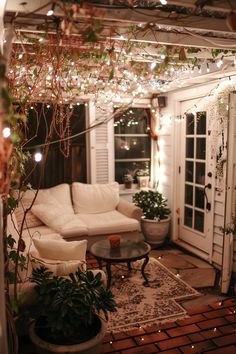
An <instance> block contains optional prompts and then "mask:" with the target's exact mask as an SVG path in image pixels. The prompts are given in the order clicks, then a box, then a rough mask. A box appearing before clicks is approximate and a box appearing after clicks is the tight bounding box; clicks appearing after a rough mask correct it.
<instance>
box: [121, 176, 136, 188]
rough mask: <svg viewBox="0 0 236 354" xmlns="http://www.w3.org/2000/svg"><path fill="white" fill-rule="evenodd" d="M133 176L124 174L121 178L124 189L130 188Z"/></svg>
mask: <svg viewBox="0 0 236 354" xmlns="http://www.w3.org/2000/svg"><path fill="white" fill-rule="evenodd" d="M133 180H134V179H133V176H132V175H131V174H125V175H124V177H123V181H124V185H125V188H131V187H132V183H133Z"/></svg>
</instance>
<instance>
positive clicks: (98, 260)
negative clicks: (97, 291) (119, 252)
mask: <svg viewBox="0 0 236 354" xmlns="http://www.w3.org/2000/svg"><path fill="white" fill-rule="evenodd" d="M97 262H98V266H99V269H102V261H101V259H97Z"/></svg>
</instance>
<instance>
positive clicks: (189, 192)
mask: <svg viewBox="0 0 236 354" xmlns="http://www.w3.org/2000/svg"><path fill="white" fill-rule="evenodd" d="M185 204H189V205H193V186H190V185H189V184H185Z"/></svg>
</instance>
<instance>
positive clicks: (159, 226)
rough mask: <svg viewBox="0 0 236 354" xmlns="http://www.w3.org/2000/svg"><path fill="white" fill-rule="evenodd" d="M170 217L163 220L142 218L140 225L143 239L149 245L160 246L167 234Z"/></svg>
mask: <svg viewBox="0 0 236 354" xmlns="http://www.w3.org/2000/svg"><path fill="white" fill-rule="evenodd" d="M169 226H170V217H169V216H168V217H167V218H166V219H163V220H160V221H158V220H150V219H142V220H141V227H142V232H143V234H144V236H145V239H146V241H147V242H148V243H150V245H151V246H153V247H155V246H161V245H162V244H163V243H164V241H165V238H166V235H167V234H168V230H169Z"/></svg>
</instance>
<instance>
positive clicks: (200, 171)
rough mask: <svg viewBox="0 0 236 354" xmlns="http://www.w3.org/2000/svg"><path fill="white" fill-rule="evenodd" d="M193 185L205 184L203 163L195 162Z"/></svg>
mask: <svg viewBox="0 0 236 354" xmlns="http://www.w3.org/2000/svg"><path fill="white" fill-rule="evenodd" d="M195 183H197V184H202V185H204V184H205V163H204V162H196V178H195Z"/></svg>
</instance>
